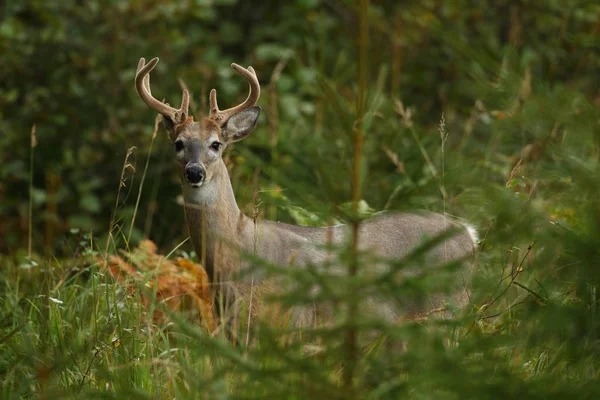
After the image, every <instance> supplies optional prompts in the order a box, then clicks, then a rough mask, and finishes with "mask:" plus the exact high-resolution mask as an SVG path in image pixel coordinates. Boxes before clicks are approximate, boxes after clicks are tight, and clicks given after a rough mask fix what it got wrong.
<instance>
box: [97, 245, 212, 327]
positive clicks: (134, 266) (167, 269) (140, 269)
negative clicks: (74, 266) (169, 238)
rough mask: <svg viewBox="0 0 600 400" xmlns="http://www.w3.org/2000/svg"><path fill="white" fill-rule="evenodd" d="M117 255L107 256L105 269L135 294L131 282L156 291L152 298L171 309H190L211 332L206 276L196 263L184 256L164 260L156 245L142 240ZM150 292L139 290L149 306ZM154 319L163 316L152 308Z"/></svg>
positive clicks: (209, 298)
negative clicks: (154, 297) (143, 284)
mask: <svg viewBox="0 0 600 400" xmlns="http://www.w3.org/2000/svg"><path fill="white" fill-rule="evenodd" d="M121 254H122V255H121V256H118V255H114V256H111V257H110V258H109V262H108V266H107V268H108V271H109V272H110V273H111V274H112V275H113V276H114V277H115V278H116V279H117V281H120V282H124V283H125V284H126V285H127V286H128V288H127V289H128V291H129V292H130V293H132V292H133V293H135V288H134V285H135V284H134V283H133V282H137V283H142V282H144V283H145V286H146V288H148V289H149V292H152V291H154V290H156V298H157V300H158V301H161V302H163V303H164V304H165V305H166V306H167V307H169V308H170V309H171V310H186V309H187V310H193V311H196V312H197V314H198V318H199V322H200V324H201V325H202V326H203V327H205V328H206V329H207V330H208V331H209V332H212V331H214V329H215V327H216V325H215V318H214V316H213V313H212V303H211V295H210V289H209V281H208V275H206V271H205V270H204V268H202V267H201V266H200V265H199V264H196V263H194V262H192V261H190V260H186V259H184V258H181V257H179V258H177V259H176V260H175V261H172V260H167V259H165V257H164V256H162V255H160V254H157V248H156V244H154V242H152V241H151V240H143V241H141V242H140V244H139V245H138V247H136V248H134V249H133V251H131V252H126V251H123V250H122V251H121ZM151 300H152V299H151V298H150V295H148V294H146V293H142V303H143V304H144V305H146V306H147V307H149V305H150V303H151ZM153 319H154V321H155V322H160V321H165V320H166V319H167V317H166V315H164V313H163V312H161V311H159V310H155V311H154V315H153Z"/></svg>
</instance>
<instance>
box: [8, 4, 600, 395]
mask: <svg viewBox="0 0 600 400" xmlns="http://www.w3.org/2000/svg"><path fill="white" fill-rule="evenodd" d="M368 18H369V21H370V42H369V44H368V46H369V88H368V101H367V102H368V105H367V110H368V113H367V115H368V121H370V122H369V123H368V129H367V133H366V137H365V150H364V161H365V180H364V185H363V193H364V196H363V199H364V203H362V204H363V206H364V207H363V210H362V211H364V212H366V213H371V212H373V211H380V210H383V209H391V210H394V209H415V208H418V209H432V210H435V211H442V210H445V211H447V212H448V213H449V214H452V215H456V216H460V217H462V218H466V219H469V220H470V221H472V222H473V223H474V224H475V225H476V226H477V227H478V229H479V231H480V233H481V235H482V241H481V246H480V247H481V253H480V255H479V264H480V265H479V269H478V272H477V274H476V276H475V280H474V288H473V298H472V304H471V306H470V308H469V310H468V312H467V314H468V315H466V316H465V318H464V319H460V320H457V321H456V322H454V325H453V323H449V326H445V329H446V330H444V329H442V333H440V332H438V331H437V330H435V329H433V327H431V326H429V325H427V324H423V325H420V324H414V325H408V326H404V327H401V328H400V327H399V328H398V329H399V330H398V331H394V330H393V329H392V328H390V327H387V328H385V329H383V331H385V332H387V333H389V334H390V335H392V336H393V335H402V337H406V338H408V342H409V343H410V345H409V349H408V350H407V351H406V352H403V353H401V354H396V353H391V352H389V353H388V352H385V351H377V349H375V350H374V351H371V352H368V353H367V354H365V357H364V359H363V360H361V364H360V369H362V370H364V371H363V372H360V374H359V377H358V378H357V381H358V383H357V386H356V388H357V389H356V390H357V392H356V393H354V395H355V397H357V398H366V397H370V398H380V397H389V398H397V397H399V396H400V395H406V396H410V397H413V398H463V397H470V398H510V397H517V396H526V397H528V398H550V397H556V398H564V397H565V396H573V397H576V398H597V396H598V395H599V394H600V384H598V382H599V380H598V378H600V376H599V372H598V371H599V368H600V365H599V361H598V360H600V358H599V357H600V347H599V346H600V341H599V337H600V324H599V317H598V315H597V313H598V308H597V306H598V295H597V287H598V284H599V281H600V274H599V272H598V263H599V262H600V250H599V249H600V171H599V169H598V161H599V157H600V113H599V107H600V79H599V76H598V71H600V52H598V49H599V48H600V39H599V38H600V6H599V5H598V4H597V2H594V1H584V0H571V1H568V0H546V1H543V2H540V1H528V0H518V1H508V0H497V1H491V0H478V1H474V0H446V1H442V0H420V1H410V0H407V1H397V0H394V1H393V0H388V1H376V0H373V1H372V2H371V6H370V8H369V15H368ZM358 20H359V12H358V6H357V5H356V4H355V2H352V1H349V0H293V1H275V0H265V1H260V2H247V1H236V0H196V1H164V0H155V1H134V0H131V1H102V2H101V1H85V2H82V1H75V0H65V1H60V2H50V1H35V0H31V1H25V0H23V1H14V0H13V1H11V0H8V1H5V2H3V3H2V4H1V5H0V52H1V53H2V69H1V70H0V71H1V72H0V160H2V163H0V257H2V258H1V259H0V263H1V265H2V267H4V268H3V271H4V272H3V275H4V276H3V281H2V284H1V289H2V296H1V297H0V302H1V305H0V307H1V308H2V309H1V312H2V319H1V325H0V353H1V354H2V356H1V358H0V377H2V379H0V381H3V382H4V383H2V384H0V388H1V390H2V395H3V396H4V397H14V398H20V397H30V396H32V395H33V392H37V393H40V392H43V391H44V390H47V389H48V388H49V389H48V390H49V392H48V393H53V394H57V395H58V394H62V395H65V396H70V395H74V394H77V393H86V394H87V395H89V396H92V395H94V394H95V395H96V396H101V393H102V392H103V391H106V392H105V393H103V394H104V395H107V396H111V397H114V398H119V397H120V396H137V397H139V398H146V397H149V398H156V397H164V398H167V397H174V396H176V397H178V398H195V397H208V398H212V397H217V396H219V397H223V398H225V397H228V395H231V396H232V397H244V398H248V397H257V398H258V397H262V398H264V397H275V396H276V397H285V398H292V397H291V396H296V397H297V398H307V397H308V398H322V397H325V396H328V397H332V396H333V397H344V398H349V397H351V396H350V395H348V393H342V394H343V396H342V395H340V392H339V391H337V389H338V388H339V374H340V372H339V368H340V367H339V354H336V353H335V351H333V352H331V353H330V352H326V353H325V354H324V355H322V356H320V358H303V357H301V356H300V355H299V354H300V351H299V350H298V348H296V347H294V345H297V343H294V345H291V346H289V347H285V344H284V343H282V342H283V341H282V340H279V339H278V337H277V336H275V335H274V334H273V335H272V336H271V333H272V332H271V331H270V330H269V329H266V328H265V329H264V332H265V333H264V335H262V336H261V340H260V343H261V345H258V346H255V347H252V348H250V349H246V350H244V351H242V350H241V349H240V348H239V347H235V346H230V345H229V344H227V342H226V341H224V340H222V341H219V340H217V339H218V338H217V339H214V338H209V337H207V336H206V335H203V334H202V332H200V330H199V329H198V328H197V327H196V326H194V325H191V324H189V323H187V322H186V321H185V320H182V319H181V317H179V316H177V315H174V316H173V318H174V319H175V321H176V324H175V325H176V327H175V328H173V327H171V328H169V329H172V330H174V331H170V330H169V329H167V328H164V329H162V328H160V329H157V330H151V329H150V328H149V326H150V324H151V322H147V321H146V320H143V321H142V319H143V318H145V317H141V316H140V313H139V310H138V309H137V308H136V306H135V305H134V304H131V303H129V302H127V301H124V300H123V299H124V298H125V297H123V293H122V292H119V290H121V289H118V288H117V289H115V291H114V292H111V294H110V296H109V295H108V294H107V295H106V296H104V292H102V291H100V289H99V288H101V287H103V288H106V287H113V283H114V282H113V280H111V278H110V277H109V276H107V274H105V273H104V272H103V271H102V270H100V269H99V268H98V267H97V266H89V264H86V262H87V261H85V260H86V259H85V256H89V255H90V254H92V253H94V252H97V251H98V250H99V249H100V252H102V251H104V243H106V237H107V234H108V232H109V229H111V230H113V229H112V228H115V229H114V230H113V231H112V234H113V235H114V237H115V238H116V239H115V244H114V247H119V246H121V245H126V246H129V243H127V240H121V239H122V238H127V236H128V235H127V232H128V229H129V224H130V223H131V219H132V217H133V214H134V210H135V203H136V202H135V198H136V197H137V194H138V190H139V184H140V182H141V179H140V177H141V173H142V170H143V169H144V165H145V163H146V159H149V164H148V171H147V175H146V178H145V185H144V188H143V192H142V196H141V203H140V205H139V209H138V214H137V218H136V220H135V222H134V225H133V226H134V229H133V235H132V241H133V242H138V241H140V240H142V239H145V238H149V239H152V240H153V241H155V242H156V243H158V245H159V247H160V248H161V249H164V250H165V253H167V252H169V251H171V250H172V249H173V248H175V247H176V246H178V245H179V244H180V243H181V242H182V241H183V240H184V239H185V238H186V236H187V234H186V228H185V225H184V217H183V210H182V207H181V205H180V203H179V202H178V200H177V197H178V196H179V195H180V187H179V182H178V179H177V177H176V174H175V173H174V171H173V169H172V168H171V156H172V148H171V147H172V146H171V143H169V141H168V138H167V136H166V135H165V134H164V133H163V132H162V130H160V131H159V135H158V137H157V138H156V142H155V143H154V144H153V146H152V149H153V150H152V152H150V148H151V147H150V144H151V142H152V140H153V139H152V137H153V135H152V133H153V118H154V115H153V112H152V111H150V110H148V108H147V107H146V105H145V104H144V103H143V102H142V101H141V100H140V99H139V98H138V96H137V93H136V92H135V89H134V84H133V81H134V75H135V68H136V65H137V61H138V60H139V58H140V57H145V58H146V59H149V58H151V57H154V56H159V57H160V58H161V61H162V62H161V63H160V64H159V65H158V67H157V69H156V70H155V71H154V72H153V75H152V89H153V94H154V95H155V96H156V97H157V98H161V97H164V98H166V99H167V101H169V102H170V103H171V104H177V103H178V102H179V100H180V96H181V86H182V85H185V86H186V87H188V88H189V89H190V91H191V93H192V99H193V102H192V110H194V113H195V115H196V116H200V115H202V114H203V113H204V112H205V111H206V108H207V99H208V92H209V90H210V89H211V88H213V87H215V88H217V89H218V91H219V100H220V103H221V104H222V105H223V106H225V105H226V104H233V103H235V102H236V101H239V100H240V99H242V98H243V97H244V96H245V95H246V83H245V82H244V81H243V79H240V78H239V77H238V76H236V75H235V73H234V72H233V70H232V69H231V68H230V67H229V65H230V64H231V62H236V63H240V64H242V65H252V66H253V67H254V68H255V69H256V71H257V73H258V76H259V79H260V81H261V83H262V89H263V92H262V93H263V94H262V97H261V100H260V103H259V104H260V105H261V106H262V108H263V113H262V115H261V119H260V121H259V124H258V126H257V129H256V130H255V132H254V133H253V134H252V136H251V137H250V138H249V139H247V140H245V141H244V142H241V143H238V144H236V145H234V146H231V148H230V149H228V152H227V154H226V161H227V164H228V167H229V169H230V173H231V178H232V184H233V187H234V189H235V191H236V197H237V199H238V203H239V205H240V207H241V208H242V210H244V211H245V212H246V213H247V214H249V215H252V214H253V213H256V212H260V213H261V214H262V215H263V216H264V217H266V218H269V219H277V220H281V221H288V222H295V223H301V224H311V225H318V224H323V223H327V222H330V221H332V220H333V219H336V218H338V219H343V213H341V212H339V209H344V206H345V205H347V203H348V202H349V201H350V200H351V198H352V196H351V184H350V174H351V166H352V157H353V154H352V132H353V128H354V123H355V115H356V110H355V98H356V93H357V84H356V81H357V78H356V77H357V65H358V53H357V51H358V50H357V48H358V47H357V35H358V32H357V30H358ZM33 125H35V127H36V133H37V146H36V147H35V148H34V149H33V169H32V170H31V171H30V167H29V165H30V154H31V149H30V132H31V129H32V126H33ZM446 134H447V140H446V141H445V142H444V144H443V145H442V142H443V140H442V138H441V136H442V137H446V136H445V135H446ZM134 146H135V147H136V149H135V151H134V152H133V153H132V154H133V155H132V157H131V158H130V159H129V161H130V162H131V163H132V168H126V169H125V174H124V175H123V176H124V181H123V183H121V181H120V178H121V176H122V169H123V165H124V162H125V158H126V154H127V152H128V149H129V148H130V147H134ZM30 172H31V173H32V176H31V177H30ZM30 183H32V185H33V190H32V196H31V200H32V206H33V209H32V216H33V219H32V221H31V222H32V224H33V225H32V226H33V229H32V230H31V232H32V248H33V250H34V257H33V259H30V258H28V257H25V256H26V255H27V246H28V234H29V228H28V226H29V222H30V221H29V209H28V207H29V201H30V196H29V192H30V189H29V186H30ZM122 184H123V185H124V186H123V187H121V185H122ZM120 187H121V189H120V190H121V192H120V196H117V192H118V190H119V188H120ZM115 201H117V207H115ZM111 221H114V223H111ZM113 225H114V226H113ZM190 250H191V248H190V246H189V243H184V244H183V245H182V247H181V248H178V250H177V251H178V252H181V253H182V254H184V255H185V254H186V252H189V251H190ZM111 251H113V249H112V244H111ZM84 265H87V267H86V268H83V266H84ZM74 271H76V272H74ZM73 274H75V277H73ZM80 277H85V278H86V279H81V280H80ZM40 282H42V285H41V286H40ZM65 282H69V283H70V284H64V283H65ZM340 285H341V284H340ZM40 287H43V288H44V291H41V290H40ZM101 290H103V291H105V292H106V293H108V291H107V290H108V289H101ZM42 293H45V294H42ZM55 300H56V301H55ZM292 300H293V299H292ZM288 301H289V299H288ZM117 306H118V307H117ZM103 313H104V314H106V315H103ZM146 323H147V324H148V326H145V325H144V324H146ZM434 325H435V326H436V327H437V324H434ZM99 326H101V328H99ZM429 328H432V329H431V330H429ZM448 330H450V331H451V332H454V334H455V335H456V337H460V339H459V342H460V346H459V347H452V346H446V347H445V346H444V344H443V343H444V337H445V336H444V334H443V332H445V333H446V334H447V332H448ZM331 336H332V335H331V334H330V336H329V337H331ZM115 337H116V338H121V339H120V341H119V346H115V343H116V342H115V341H114V338H115ZM99 343H104V344H103V345H100V344H99ZM332 348H336V347H335V346H332ZM177 349H183V350H182V351H180V352H178V351H174V350H177ZM9 350H10V351H9ZM294 351H295V352H294ZM134 360H137V361H139V363H136V362H134ZM156 360H158V361H156ZM88 365H89V366H88ZM123 371H126V372H127V373H123ZM159 378H160V379H159ZM165 382H169V383H168V384H167V383H165ZM346 395H348V396H346ZM121 398H122V397H121Z"/></svg>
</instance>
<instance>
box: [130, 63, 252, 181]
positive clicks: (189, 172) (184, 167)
mask: <svg viewBox="0 0 600 400" xmlns="http://www.w3.org/2000/svg"><path fill="white" fill-rule="evenodd" d="M156 64H158V58H153V59H152V60H150V62H149V63H148V64H146V61H145V60H144V59H143V58H141V59H140V61H139V63H138V67H137V74H136V77H135V87H136V89H137V92H138V94H139V95H140V97H141V98H142V100H143V101H144V102H145V103H146V104H147V105H148V106H149V107H150V108H152V109H153V110H155V111H156V112H158V113H159V114H161V115H162V116H163V124H164V126H165V128H166V130H167V132H168V133H169V137H170V138H171V140H172V141H173V146H174V151H175V153H176V160H177V165H178V167H179V172H180V175H181V178H182V183H183V184H184V185H185V184H187V185H189V186H191V187H192V188H199V187H201V186H202V185H203V184H205V183H207V182H210V181H211V180H212V179H213V177H214V176H215V174H216V173H217V171H219V168H220V166H221V165H220V164H222V159H221V156H222V154H223V149H224V148H225V147H226V146H227V145H229V144H230V143H233V142H237V141H240V140H242V139H244V138H246V137H247V136H248V135H249V134H250V133H251V132H252V130H253V129H254V126H255V125H256V120H257V119H258V116H259V114H260V107H258V106H256V105H255V104H256V102H257V101H258V98H259V96H260V85H259V83H258V78H257V77H256V72H254V69H253V68H252V67H248V69H246V68H242V67H240V66H239V65H237V64H231V66H232V67H233V69H235V70H236V71H237V72H238V73H240V74H241V75H243V76H244V77H245V78H246V79H247V80H248V82H249V83H250V94H249V95H248V98H247V99H246V101H244V102H243V103H242V104H239V105H237V106H235V107H232V108H229V109H227V110H219V106H218V105H217V91H216V90H215V89H213V90H211V92H210V114H209V115H208V117H206V118H203V119H202V120H200V121H194V120H193V117H192V116H190V115H188V106H189V94H188V92H187V90H185V89H184V90H183V96H182V100H181V106H180V107H179V109H175V108H173V107H171V106H169V105H168V104H165V103H163V102H161V101H159V100H157V99H155V98H154V97H153V96H152V93H151V91H150V75H149V74H150V71H152V70H153V69H154V67H155V66H156Z"/></svg>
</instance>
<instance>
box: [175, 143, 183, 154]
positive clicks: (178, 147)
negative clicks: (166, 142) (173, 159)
mask: <svg viewBox="0 0 600 400" xmlns="http://www.w3.org/2000/svg"><path fill="white" fill-rule="evenodd" d="M182 150H183V141H182V140H176V141H175V151H176V152H178V153H179V152H180V151H182Z"/></svg>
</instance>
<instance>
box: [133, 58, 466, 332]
mask: <svg viewBox="0 0 600 400" xmlns="http://www.w3.org/2000/svg"><path fill="white" fill-rule="evenodd" d="M158 61H159V59H158V58H153V59H152V60H150V61H149V62H148V63H146V62H145V59H144V58H141V59H140V61H139V63H138V66H137V73H136V76H135V87H136V90H137V93H138V94H139V96H140V98H141V99H142V100H143V102H144V103H146V105H147V106H148V107H150V108H151V109H152V110H154V111H156V112H157V113H158V114H160V115H161V116H162V122H163V125H164V128H165V130H166V131H167V133H168V135H169V138H170V140H171V141H172V143H173V146H174V149H173V151H174V158H175V165H176V167H177V171H178V174H179V178H180V181H181V186H182V191H183V199H184V210H185V216H186V219H187V225H188V229H189V235H190V238H191V242H192V246H193V248H194V250H195V252H196V254H197V255H198V257H199V258H200V259H201V264H202V266H203V267H204V268H205V270H206V272H207V274H208V276H209V279H210V280H211V282H213V283H214V288H215V290H220V291H221V292H222V293H225V297H227V298H229V299H230V302H229V303H230V304H236V302H238V300H242V301H244V302H245V303H246V305H248V307H249V310H250V311H249V313H250V314H251V319H253V318H256V317H258V316H260V315H261V310H260V309H261V304H262V300H261V299H262V296H263V295H264V294H265V293H269V292H270V291H273V290H274V287H275V286H277V284H276V283H275V282H273V280H272V279H271V278H269V277H268V276H267V277H265V276H262V277H261V276H260V274H258V275H259V277H258V278H257V277H256V276H257V274H254V273H253V274H251V276H252V278H250V274H244V273H243V272H244V271H247V270H248V268H250V264H251V261H250V260H248V259H247V258H246V257H244V254H251V255H253V256H255V257H257V258H259V259H263V260H265V261H267V262H269V263H272V264H276V265H281V266H287V267H288V268H303V266H306V265H309V264H312V265H319V264H324V263H326V262H327V260H330V259H331V257H330V256H328V252H327V250H326V249H325V247H326V246H325V245H326V244H327V243H338V244H340V243H344V241H345V240H348V239H349V238H350V235H351V230H350V229H349V227H348V225H344V224H342V225H335V226H328V227H308V226H300V225H292V224H287V223H282V222H276V221H269V220H257V219H255V218H250V217H248V216H246V215H245V214H244V213H243V212H242V211H240V208H239V207H238V204H237V202H236V198H235V194H234V190H233V187H232V184H231V180H230V177H229V173H228V171H227V167H226V165H225V162H224V160H223V151H224V150H225V149H226V148H227V147H228V146H230V145H232V144H233V143H235V142H239V141H241V140H243V139H245V138H247V137H248V136H249V135H250V134H251V132H252V131H253V129H254V128H255V126H256V123H257V120H258V117H259V115H260V111H261V108H260V107H259V106H257V105H256V104H257V102H258V99H259V97H260V84H259V81H258V77H257V75H256V72H255V71H254V69H253V68H252V67H248V68H243V67H241V66H240V65H238V64H235V63H234V64H231V67H232V68H233V69H234V70H235V71H236V72H237V73H238V74H240V75H242V76H243V77H244V78H245V79H246V80H247V82H248V84H249V94H248V96H247V98H246V100H245V101H243V102H242V103H240V104H239V105H236V106H234V107H231V108H228V109H225V110H221V109H219V106H218V104H217V92H216V90H215V89H212V90H211V91H210V95H209V114H208V116H206V117H202V118H200V119H199V120H198V121H194V118H193V116H192V115H190V113H189V93H188V91H187V90H186V89H183V94H182V101H181V105H180V107H179V108H178V109H176V108H174V107H171V106H170V105H169V104H167V103H163V102H162V101H160V100H157V99H156V98H154V97H153V95H152V93H151V90H150V72H151V71H152V70H153V69H154V68H155V67H156V65H157V63H158ZM448 230H454V231H455V232H454V234H453V235H451V236H449V237H447V238H445V239H444V240H443V243H440V244H439V245H436V246H435V247H433V248H431V249H429V250H428V254H427V257H428V260H430V261H437V262H444V261H452V260H466V261H465V264H466V265H467V267H466V271H464V270H460V271H461V272H460V273H461V275H462V276H461V279H458V281H460V282H459V283H458V284H457V285H456V286H457V288H456V290H454V291H453V292H452V293H451V294H449V295H446V296H444V295H440V294H435V293H432V294H428V295H427V299H426V301H425V302H421V303H419V304H416V303H415V304H395V303H394V302H385V303H381V302H378V301H377V300H374V299H366V300H365V303H366V307H367V309H368V311H369V312H372V313H374V314H375V315H378V316H381V317H382V318H385V319H387V320H391V321H397V320H399V319H402V318H405V317H408V318H416V317H418V316H423V315H428V313H430V312H432V311H433V310H437V309H440V308H443V306H444V304H447V302H449V301H454V302H455V304H456V305H457V306H458V307H459V308H460V307H463V306H464V305H465V304H466V303H467V302H468V297H469V294H468V290H469V280H470V276H471V273H472V271H473V266H474V264H475V262H474V258H475V257H474V256H475V254H476V249H477V241H478V238H477V232H476V230H475V229H474V228H473V227H472V226H471V225H468V224H464V223H460V222H457V221H455V220H454V219H450V218H448V216H447V215H444V214H439V213H434V212H385V213H382V214H381V215H376V216H373V217H371V218H369V219H366V220H364V221H362V222H361V223H360V225H359V229H358V246H359V248H360V249H363V250H365V251H367V250H369V251H372V252H373V253H374V254H376V255H377V256H379V257H381V258H382V259H389V260H399V259H402V258H403V257H405V256H407V254H409V253H410V252H411V251H412V250H413V249H415V248H416V247H417V246H419V245H420V244H421V243H423V240H424V239H425V238H435V237H437V236H439V235H442V234H444V232H447V231H448ZM375 264H377V263H375ZM253 268H256V266H255V265H254V266H253ZM334 268H335V267H334ZM365 268H366V269H369V268H373V269H378V268H379V269H380V270H381V268H382V267H381V266H378V265H365ZM340 271H341V270H340V269H339V268H338V272H339V273H342V272H340ZM417 272H418V271H417ZM413 273H414V272H413ZM330 314H331V310H327V309H326V307H321V308H320V307H317V306H315V307H303V308H301V307H298V310H294V311H293V312H291V314H290V315H291V316H292V317H291V318H292V320H291V321H292V323H293V324H294V326H296V327H304V326H315V325H317V324H318V323H320V322H322V321H328V320H329V321H330V320H331V319H332V318H333V317H334V316H332V315H330Z"/></svg>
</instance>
